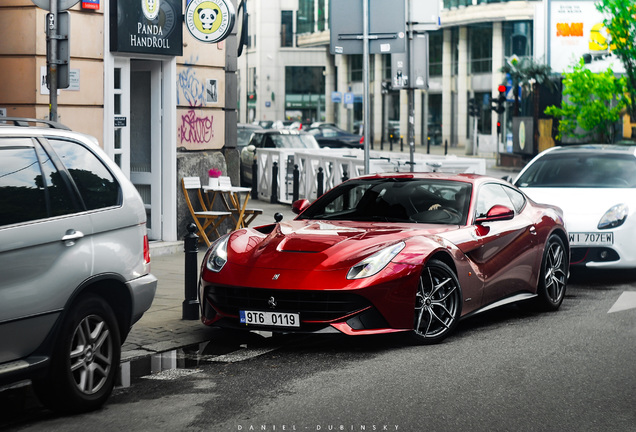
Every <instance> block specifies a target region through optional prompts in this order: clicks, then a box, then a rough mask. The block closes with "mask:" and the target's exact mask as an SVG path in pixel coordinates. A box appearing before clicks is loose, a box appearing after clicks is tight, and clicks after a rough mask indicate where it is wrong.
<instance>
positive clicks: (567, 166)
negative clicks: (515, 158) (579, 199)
mask: <svg viewBox="0 0 636 432" xmlns="http://www.w3.org/2000/svg"><path fill="white" fill-rule="evenodd" d="M515 184H516V185H517V186H518V187H535V188H544V187H559V188H634V187H636V158H634V157H633V156H631V155H621V154H602V153H572V154H567V155H565V154H564V155H545V156H543V157H541V158H539V159H537V160H536V161H535V162H534V163H532V164H531V165H530V166H528V169H527V170H526V171H525V172H524V173H523V174H522V175H521V176H520V177H519V179H518V180H517V181H516V183H515Z"/></svg>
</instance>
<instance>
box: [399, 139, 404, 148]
mask: <svg viewBox="0 0 636 432" xmlns="http://www.w3.org/2000/svg"><path fill="white" fill-rule="evenodd" d="M400 151H401V152H403V151H404V138H403V137H400Z"/></svg>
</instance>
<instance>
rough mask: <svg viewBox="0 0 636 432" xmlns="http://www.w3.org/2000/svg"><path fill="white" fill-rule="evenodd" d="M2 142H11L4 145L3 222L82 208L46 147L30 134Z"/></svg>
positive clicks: (0, 179) (0, 164)
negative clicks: (38, 146)
mask: <svg viewBox="0 0 636 432" xmlns="http://www.w3.org/2000/svg"><path fill="white" fill-rule="evenodd" d="M9 141H11V142H9ZM1 142H2V143H3V144H5V143H7V144H10V145H11V146H10V147H9V146H3V147H0V226H2V225H10V224H16V223H23V222H29V221H34V220H38V219H45V218H47V217H52V216H61V215H65V214H69V213H74V212H75V211H77V210H78V209H77V207H76V206H75V205H73V201H72V200H71V199H70V194H69V190H68V188H67V185H66V184H65V182H64V180H63V178H62V176H61V175H60V173H59V172H58V171H57V169H56V168H55V166H54V165H53V163H52V162H51V159H50V158H49V157H48V155H47V154H46V152H44V150H42V149H40V148H36V147H35V146H34V145H33V142H32V141H31V139H29V138H17V139H15V138H11V139H3V140H2V141H1Z"/></svg>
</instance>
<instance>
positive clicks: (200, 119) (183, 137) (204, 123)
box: [179, 110, 214, 145]
mask: <svg viewBox="0 0 636 432" xmlns="http://www.w3.org/2000/svg"><path fill="white" fill-rule="evenodd" d="M180 124H181V126H180V127H179V142H180V143H182V144H199V145H200V144H209V143H210V142H211V141H212V138H214V129H213V125H214V116H211V115H210V116H206V115H199V114H197V112H196V111H195V110H189V111H188V112H187V113H186V114H184V115H182V116H181V119H180Z"/></svg>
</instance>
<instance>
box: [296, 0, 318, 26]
mask: <svg viewBox="0 0 636 432" xmlns="http://www.w3.org/2000/svg"><path fill="white" fill-rule="evenodd" d="M314 24H315V15H314V0H298V12H297V13H296V32H297V33H298V34H302V33H312V32H313V31H314Z"/></svg>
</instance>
